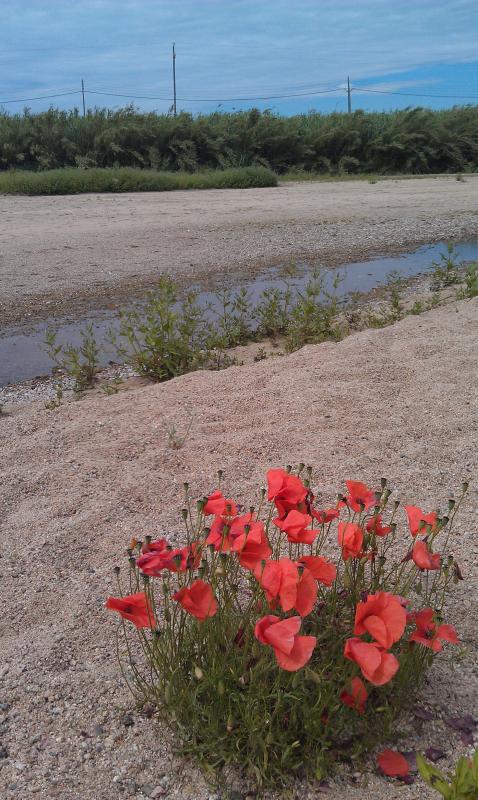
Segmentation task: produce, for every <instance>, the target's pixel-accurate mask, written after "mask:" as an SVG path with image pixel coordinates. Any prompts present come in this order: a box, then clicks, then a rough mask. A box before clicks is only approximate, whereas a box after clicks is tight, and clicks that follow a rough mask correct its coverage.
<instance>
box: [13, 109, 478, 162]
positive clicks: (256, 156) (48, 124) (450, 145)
mask: <svg viewBox="0 0 478 800" xmlns="http://www.w3.org/2000/svg"><path fill="white" fill-rule="evenodd" d="M116 166H118V167H139V168H141V169H154V170H159V171H166V172H178V171H186V172H196V171H197V170H200V169H229V168H231V167H233V168H236V167H248V166H264V167H268V168H270V169H272V170H274V172H277V173H278V174H280V175H282V174H283V173H285V172H287V171H289V170H299V171H304V172H312V173H314V172H315V173H319V174H326V175H327V174H337V175H347V174H351V175H354V174H359V173H367V174H379V175H380V174H387V175H390V174H392V175H393V174H397V173H399V174H401V173H412V174H416V175H419V174H422V175H424V174H430V173H442V172H450V173H457V172H470V171H476V170H477V168H478V106H471V105H470V106H461V107H460V106H455V107H454V108H451V109H447V110H442V111H431V110H429V109H424V108H407V109H404V110H402V111H391V112H373V113H365V112H363V111H356V112H355V113H353V114H339V113H333V114H320V113H317V112H315V111H314V112H310V113H309V114H298V115H296V116H293V117H281V116H279V115H277V114H273V113H272V112H270V111H264V112H260V111H258V110H257V109H251V110H249V111H240V112H233V113H219V112H215V113H213V114H206V115H197V116H192V115H191V114H186V113H181V114H179V115H178V116H177V117H172V116H168V115H164V114H162V115H161V114H156V113H153V112H150V113H140V112H139V111H137V110H136V109H134V108H133V107H131V106H130V107H127V108H122V109H118V110H117V111H109V110H107V109H99V108H97V109H94V110H90V111H89V112H88V113H87V115H86V116H85V117H83V116H81V114H80V113H79V112H78V110H75V111H60V110H58V109H54V108H51V109H50V110H49V111H46V112H42V113H39V114H32V113H31V112H30V111H29V110H28V109H26V110H25V112H24V113H23V114H13V115H10V114H8V113H7V112H6V111H5V112H1V111H0V171H1V170H8V169H28V170H35V171H37V170H50V169H56V168H58V167H80V168H95V167H116Z"/></svg>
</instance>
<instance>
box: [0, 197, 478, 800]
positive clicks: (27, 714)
mask: <svg viewBox="0 0 478 800" xmlns="http://www.w3.org/2000/svg"><path fill="white" fill-rule="evenodd" d="M404 186H405V184H404ZM374 188H375V187H374ZM460 188H461V187H460ZM72 202H73V201H72ZM74 202H79V201H78V200H75V201H74ZM145 202H146V201H145ZM477 337H478V299H475V300H472V301H462V302H459V303H452V304H450V305H447V306H444V307H442V308H438V309H435V310H433V311H430V312H428V313H426V314H424V315H422V316H420V317H407V318H405V319H404V320H402V321H401V322H400V323H398V324H396V325H395V326H392V327H389V328H385V329H382V330H368V331H364V332H362V333H359V334H355V335H353V336H350V337H349V338H347V339H345V340H343V341H342V342H340V343H338V344H334V343H326V344H323V345H319V346H309V347H306V348H304V349H302V350H300V351H298V352H296V353H294V354H292V355H290V356H287V357H284V358H281V359H268V360H266V361H263V362H260V363H257V364H253V365H248V366H243V367H232V368H230V369H228V370H225V371H223V372H219V373H212V372H198V373H194V374H190V375H187V376H184V377H181V378H178V379H176V380H173V381H170V382H169V383H167V384H162V385H151V386H146V387H142V388H138V389H136V390H134V391H129V392H125V393H120V394H118V395H116V396H113V397H101V398H98V397H95V398H91V397H90V398H88V397H87V398H86V399H84V400H82V401H80V402H77V403H71V404H68V405H65V406H63V407H61V408H60V409H58V410H56V411H54V412H48V411H46V410H45V409H44V408H43V406H42V404H41V403H39V404H37V405H32V406H23V407H18V408H17V409H16V410H14V411H13V412H12V413H11V414H10V415H8V416H6V417H5V418H2V417H0V437H1V448H2V459H1V462H0V485H1V486H2V491H1V495H0V527H1V530H2V535H1V539H0V541H1V559H0V568H1V572H2V577H1V585H2V599H3V608H2V610H3V614H2V619H1V622H0V632H1V636H2V642H1V650H0V653H1V666H0V678H1V689H0V711H1V718H0V719H1V720H2V721H1V722H0V738H1V748H0V787H1V786H3V789H1V788H0V796H1V797H2V798H15V799H16V800H24V798H28V797H30V796H37V797H39V798H45V800H50V798H59V799H60V800H116V798H130V797H131V798H133V797H134V798H143V797H152V798H155V797H156V798H157V797H164V798H166V800H173V798H174V799H177V800H208V798H209V800H212V799H214V800H218V798H219V796H220V795H218V794H216V793H215V792H214V790H213V789H211V788H210V787H207V786H206V784H205V783H204V780H203V779H202V777H201V776H200V774H199V773H198V771H197V770H196V769H195V768H194V766H193V765H192V764H188V763H184V762H183V761H182V760H181V759H179V758H178V757H177V755H176V753H175V746H174V743H173V742H172V741H171V737H170V735H169V734H168V733H167V732H166V731H165V730H164V729H162V728H161V727H158V725H157V723H155V722H154V721H152V720H148V719H146V718H145V717H144V716H141V715H140V714H137V713H136V712H135V711H134V709H133V704H132V700H131V698H130V696H129V694H128V692H127V689H126V687H125V686H124V684H123V683H122V680H121V679H120V675H119V670H118V667H117V663H116V660H115V653H114V633H115V627H116V620H115V619H113V618H112V616H111V615H108V614H107V613H106V612H105V610H104V608H103V602H104V599H105V596H106V595H107V594H108V593H110V592H111V591H112V589H113V575H112V568H113V566H114V565H115V564H117V563H121V553H122V551H123V548H124V546H125V544H126V543H127V541H128V540H129V538H130V536H131V535H132V534H135V535H139V536H142V535H143V534H145V533H152V534H153V535H155V536H156V535H161V534H164V533H165V532H167V534H168V536H169V537H170V538H171V539H173V540H174V538H175V536H176V534H177V533H178V536H180V533H179V531H180V530H181V524H180V518H179V510H180V508H181V505H182V499H181V498H182V482H183V481H184V480H186V479H187V480H189V482H190V484H191V487H192V489H193V492H194V493H196V495H197V496H202V495H203V494H204V493H205V492H207V491H208V490H211V489H213V488H214V484H215V481H214V475H215V473H216V470H217V469H218V468H223V469H224V470H225V473H226V484H225V485H226V488H227V490H228V492H227V494H228V495H229V496H230V494H232V495H233V496H235V497H237V498H238V499H239V500H243V501H247V500H250V499H251V498H252V493H253V492H254V490H255V488H256V487H257V486H258V485H260V483H261V482H262V480H263V476H264V472H265V470H266V469H267V468H269V467H271V466H278V465H284V464H286V463H291V464H297V463H298V462H299V461H305V462H306V463H311V464H315V465H316V466H317V483H318V485H319V487H320V489H321V492H322V493H323V495H324V496H326V497H333V496H334V495H335V493H336V491H337V489H338V488H339V487H342V486H343V481H344V480H345V479H346V478H363V479H365V480H367V481H370V482H371V483H375V482H378V479H379V478H380V477H381V476H382V475H386V476H388V478H389V480H390V481H391V485H392V486H393V487H396V489H397V491H399V493H400V495H401V497H402V499H403V501H408V502H416V503H417V504H419V505H422V504H423V506H424V507H426V508H433V507H436V506H438V505H439V504H441V505H442V507H443V505H444V502H445V501H446V498H447V497H448V496H449V493H450V492H452V491H453V490H457V489H458V488H459V487H460V484H461V481H462V479H467V480H470V481H471V484H470V493H469V497H468V500H467V502H466V506H465V508H464V509H463V513H462V514H461V515H460V517H459V523H458V526H457V529H456V536H455V543H454V550H455V555H456V557H457V558H458V560H459V561H460V562H461V563H462V566H463V572H464V575H465V580H464V581H463V582H462V583H460V584H459V585H458V586H457V587H456V588H455V590H454V593H453V596H452V598H451V599H450V603H449V610H448V614H447V617H448V620H449V621H450V622H452V623H454V624H455V625H456V627H457V629H458V631H459V635H460V639H461V642H462V644H463V646H464V648H465V652H464V655H463V657H461V658H457V655H456V650H454V651H452V650H451V649H448V650H447V651H446V652H445V653H444V654H443V657H442V658H440V660H439V661H437V662H436V664H435V666H434V668H433V670H432V672H431V673H430V676H429V680H428V682H427V684H426V685H425V687H424V689H423V690H422V692H421V703H422V704H423V705H424V706H425V707H427V708H429V709H431V710H432V712H433V714H434V721H433V722H431V723H427V724H423V723H419V722H418V721H417V720H415V722H414V723H412V722H411V721H408V722H405V723H404V725H403V726H402V730H403V731H404V738H403V739H402V740H401V742H400V746H401V747H402V748H403V749H407V750H410V749H414V748H420V749H423V748H425V747H426V746H428V745H430V744H434V745H435V746H439V747H443V748H444V749H445V750H446V751H447V753H448V756H449V759H455V758H456V756H457V755H458V754H459V753H462V752H463V746H462V745H461V744H460V740H459V737H458V734H456V733H454V732H453V731H451V729H450V728H447V727H446V726H445V725H444V724H443V722H442V718H443V717H444V716H448V715H459V714H462V713H473V712H476V711H477V699H478V668H477V662H476V588H477V585H476V579H477V572H476V555H477V550H478V547H477V536H476V508H477V485H476V474H477V460H478V449H477V444H478V442H477V439H478V430H477V428H478V426H477V406H478V403H477V400H478V398H477V380H476V378H477V348H476V343H477ZM190 419H191V420H192V425H191V429H190V432H189V434H188V436H187V439H186V442H185V444H184V446H183V447H182V448H181V449H180V450H174V449H171V447H170V446H169V443H168V435H167V428H168V426H170V425H172V424H174V425H175V426H176V427H177V428H178V430H179V432H181V430H184V429H185V428H186V427H187V425H188V422H189V420H190ZM474 591H475V594H474ZM126 712H131V716H126V717H125V716H124V715H125V713H126ZM131 723H132V724H131ZM445 763H447V762H445ZM448 763H449V762H448ZM237 791H238V792H239V793H238V794H236V798H239V797H241V798H243V797H246V796H247V793H246V792H245V791H243V789H242V787H241V786H239V788H238V790H237ZM268 796H271V795H268ZM294 796H295V797H297V798H300V800H307V798H317V800H318V798H319V797H323V796H325V797H329V798H330V800H342V799H343V800H345V798H347V800H362V799H365V800H398V799H399V798H402V799H403V800H422V798H429V797H431V795H430V794H429V793H428V792H427V791H426V790H425V789H424V788H423V786H422V784H421V783H418V782H417V783H416V784H414V785H412V786H409V787H407V786H401V785H400V784H397V783H393V782H388V781H386V780H385V779H383V778H380V777H378V776H376V775H374V774H373V773H370V774H365V775H364V776H361V775H360V774H357V775H356V776H355V778H353V776H352V777H349V778H347V779H345V778H343V781H342V782H341V781H340V780H338V782H335V783H334V784H333V785H332V786H331V788H330V790H329V791H328V792H327V794H326V795H322V794H319V793H318V790H317V789H316V788H315V787H314V786H300V787H297V792H296V794H295V795H294ZM433 796H435V795H433ZM221 797H222V795H221ZM224 797H226V795H224Z"/></svg>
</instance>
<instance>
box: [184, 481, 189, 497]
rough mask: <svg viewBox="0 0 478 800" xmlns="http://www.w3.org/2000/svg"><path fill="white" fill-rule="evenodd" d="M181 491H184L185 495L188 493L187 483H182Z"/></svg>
mask: <svg viewBox="0 0 478 800" xmlns="http://www.w3.org/2000/svg"><path fill="white" fill-rule="evenodd" d="M183 489H184V491H185V492H186V494H187V493H188V491H189V483H188V482H187V481H184V483H183Z"/></svg>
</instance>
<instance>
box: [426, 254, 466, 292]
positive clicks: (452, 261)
mask: <svg viewBox="0 0 478 800" xmlns="http://www.w3.org/2000/svg"><path fill="white" fill-rule="evenodd" d="M457 259H458V254H457V252H456V249H455V246H454V245H453V244H452V243H451V242H449V243H448V245H447V248H446V253H442V254H441V256H440V260H439V261H434V262H433V264H432V266H433V267H434V269H433V274H432V284H431V285H432V289H433V291H438V290H439V289H443V288H446V287H447V286H453V285H454V284H456V283H458V282H459V280H460V271H459V268H460V267H459V264H458V263H457Z"/></svg>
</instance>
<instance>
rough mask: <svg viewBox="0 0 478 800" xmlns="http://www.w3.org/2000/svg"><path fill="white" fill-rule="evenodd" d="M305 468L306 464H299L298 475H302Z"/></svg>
mask: <svg viewBox="0 0 478 800" xmlns="http://www.w3.org/2000/svg"><path fill="white" fill-rule="evenodd" d="M304 467H305V464H304V463H303V462H302V461H301V462H300V464H299V471H298V473H297V474H298V475H300V473H301V472H302V470H303V469H304Z"/></svg>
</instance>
